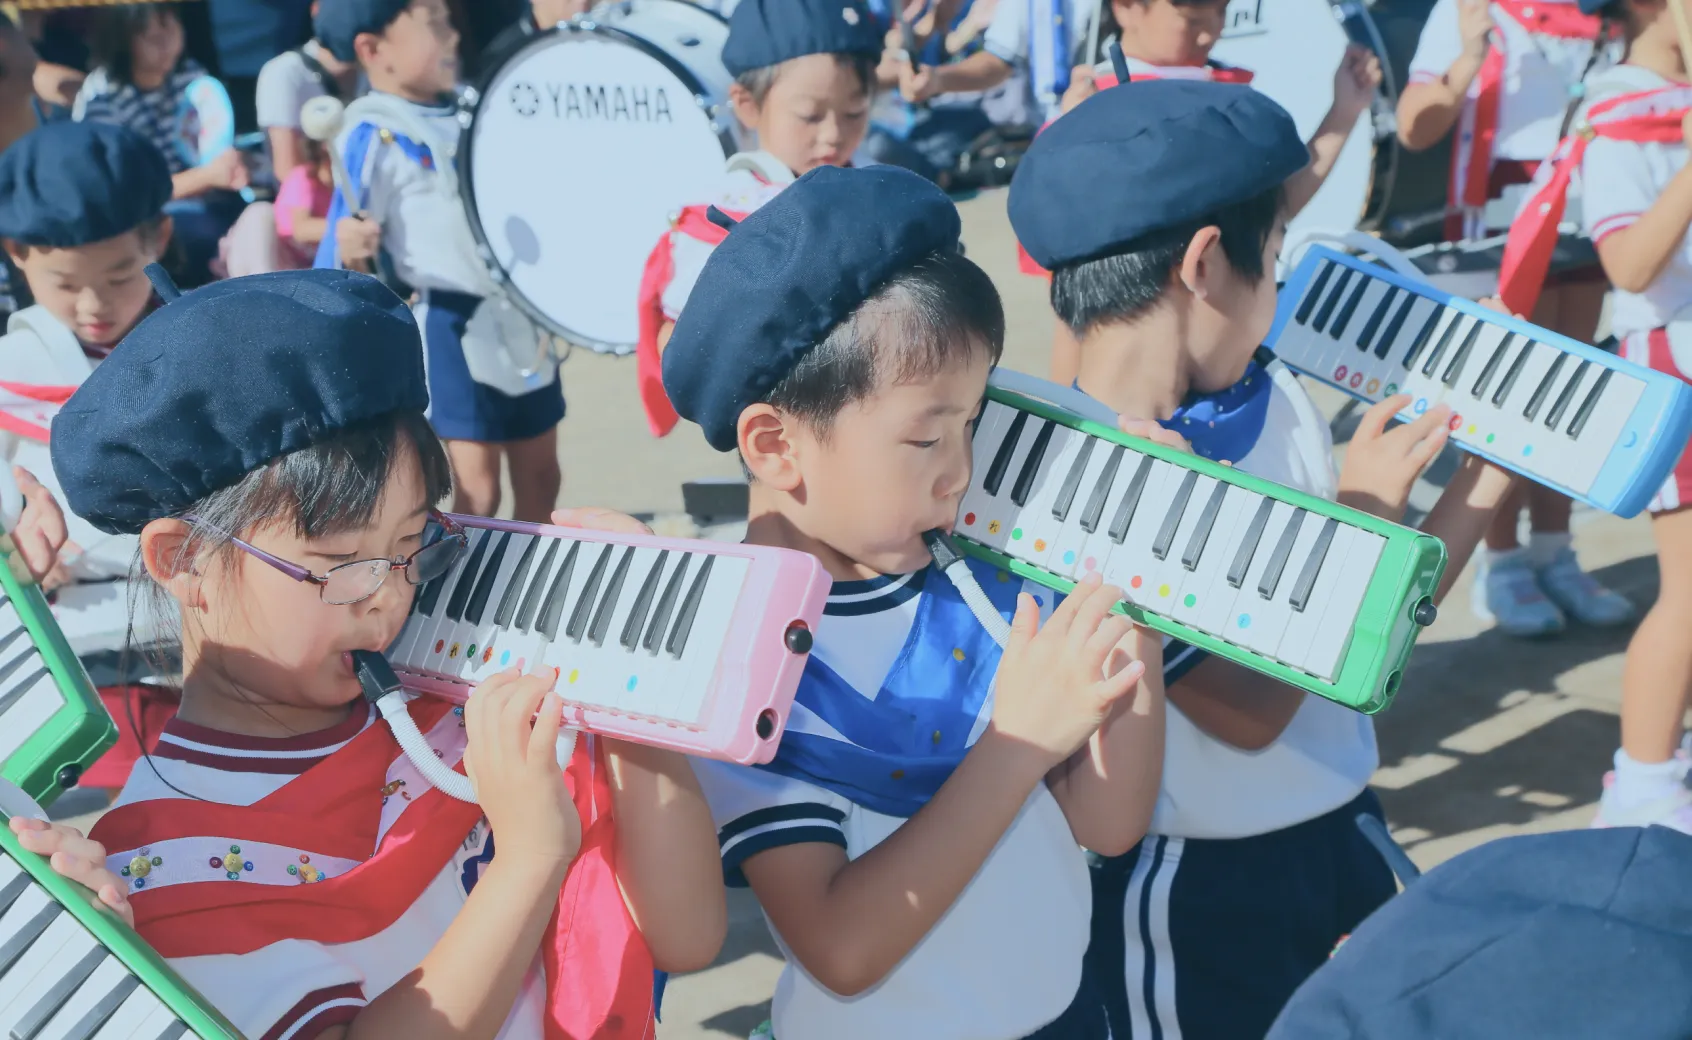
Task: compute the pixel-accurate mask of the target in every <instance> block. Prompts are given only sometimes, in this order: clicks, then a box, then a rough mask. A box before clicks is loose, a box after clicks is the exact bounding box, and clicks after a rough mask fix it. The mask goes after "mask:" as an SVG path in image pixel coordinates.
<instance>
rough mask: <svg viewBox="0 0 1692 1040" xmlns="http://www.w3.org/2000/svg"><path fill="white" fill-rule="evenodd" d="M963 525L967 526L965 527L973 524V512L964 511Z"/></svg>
mask: <svg viewBox="0 0 1692 1040" xmlns="http://www.w3.org/2000/svg"><path fill="white" fill-rule="evenodd" d="M964 525H965V526H967V527H973V526H975V514H974V513H965V514H964Z"/></svg>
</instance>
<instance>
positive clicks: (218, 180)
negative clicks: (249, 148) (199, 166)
mask: <svg viewBox="0 0 1692 1040" xmlns="http://www.w3.org/2000/svg"><path fill="white" fill-rule="evenodd" d="M206 176H207V177H209V178H210V179H211V183H212V186H213V187H217V188H226V189H228V190H229V191H240V190H241V189H242V188H245V187H246V186H247V185H248V184H250V183H251V182H252V176H251V174H249V173H248V172H247V162H246V160H245V159H244V158H242V156H241V153H240V152H239V151H237V150H236V149H234V148H230V149H228V150H227V151H225V152H224V153H223V154H222V155H219V156H218V157H217V158H215V159H213V160H212V161H211V162H209V163H207V164H206Z"/></svg>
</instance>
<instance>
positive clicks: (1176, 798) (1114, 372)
mask: <svg viewBox="0 0 1692 1040" xmlns="http://www.w3.org/2000/svg"><path fill="white" fill-rule="evenodd" d="M1308 163H1309V152H1308V149H1307V148H1306V146H1305V144H1304V143H1303V142H1302V141H1300V140H1299V136H1298V128H1297V127H1296V126H1294V124H1293V120H1292V117H1291V116H1289V115H1288V114H1287V113H1286V112H1285V111H1284V110H1283V109H1281V108H1280V107H1279V106H1278V105H1276V104H1275V103H1274V102H1273V101H1270V100H1269V99H1268V98H1266V97H1264V96H1263V95H1262V94H1259V93H1257V92H1255V91H1253V90H1251V89H1250V88H1247V87H1244V86H1240V85H1235V84H1221V83H1208V82H1199V81H1187V80H1162V81H1152V82H1148V83H1135V84H1130V85H1128V86H1124V87H1119V88H1117V89H1114V90H1107V91H1104V92H1103V93H1101V94H1099V95H1098V96H1096V97H1093V98H1091V99H1089V100H1087V101H1084V102H1082V103H1081V104H1080V105H1079V106H1078V107H1077V108H1076V109H1075V111H1074V112H1071V113H1070V114H1069V115H1066V116H1064V117H1063V118H1062V119H1060V120H1058V121H1057V122H1056V123H1055V124H1053V125H1052V126H1051V127H1050V128H1048V129H1047V130H1046V132H1045V133H1043V134H1041V135H1040V137H1039V138H1038V139H1037V140H1036V141H1035V142H1034V145H1033V146H1032V147H1031V148H1030V149H1029V150H1028V154H1027V155H1026V156H1024V157H1023V161H1022V165H1021V166H1020V167H1018V169H1017V173H1016V179H1015V180H1014V181H1013V182H1012V184H1011V195H1010V204H1009V210H1010V219H1011V225H1012V227H1013V228H1014V229H1015V230H1016V233H1017V237H1018V238H1020V239H1021V240H1022V242H1023V243H1024V244H1025V245H1026V246H1027V248H1028V251H1029V252H1030V253H1031V254H1033V257H1034V259H1035V260H1037V261H1038V262H1039V263H1040V264H1041V266H1043V267H1045V268H1047V269H1048V270H1050V271H1051V272H1052V297H1051V298H1052V305H1053V309H1054V310H1055V311H1056V312H1057V314H1058V317H1059V319H1060V320H1061V321H1063V322H1064V323H1065V324H1066V325H1067V326H1068V328H1069V329H1070V330H1071V332H1072V333H1073V334H1074V336H1075V339H1076V341H1077V342H1078V343H1079V344H1080V348H1081V350H1080V361H1081V364H1080V371H1079V379H1078V386H1079V387H1080V389H1081V390H1082V391H1083V392H1085V393H1087V394H1090V395H1092V396H1093V397H1095V398H1097V399H1098V400H1099V401H1101V402H1103V403H1104V404H1105V405H1107V406H1109V407H1110V408H1111V410H1113V411H1116V412H1118V413H1120V414H1121V415H1122V417H1123V419H1124V420H1139V421H1147V420H1152V421H1156V422H1159V423H1162V424H1163V425H1164V426H1166V427H1168V428H1170V429H1171V430H1173V431H1175V432H1176V433H1179V434H1181V435H1183V436H1185V437H1187V438H1189V439H1190V441H1191V443H1192V447H1193V450H1194V451H1196V452H1197V453H1198V454H1199V455H1201V456H1203V457H1205V458H1208V459H1211V460H1212V461H1216V462H1221V463H1223V464H1225V465H1231V466H1234V467H1237V468H1238V469H1239V470H1241V471H1242V472H1245V473H1249V474H1251V475H1252V476H1255V477H1260V478H1263V479H1266V480H1271V481H1274V482H1276V483H1278V484H1284V485H1287V486H1289V487H1294V488H1298V489H1300V490H1302V491H1305V492H1307V493H1309V494H1313V495H1317V496H1320V497H1322V498H1326V499H1330V500H1334V499H1337V500H1338V501H1340V502H1342V503H1345V504H1347V505H1350V506H1353V507H1355V508H1360V509H1364V510H1367V511H1369V512H1372V513H1375V514H1377V515H1379V516H1383V517H1385V518H1387V519H1389V520H1394V521H1397V520H1399V519H1400V518H1401V517H1402V515H1403V512H1404V506H1405V502H1406V500H1407V498H1408V496H1409V493H1410V488H1411V486H1412V485H1413V484H1414V482H1415V480H1416V478H1417V477H1418V476H1419V475H1420V473H1421V472H1422V470H1423V469H1424V468H1425V467H1426V466H1427V465H1428V464H1429V463H1430V462H1431V461H1432V460H1433V459H1434V457H1435V456H1437V455H1438V453H1439V451H1440V449H1441V448H1442V447H1443V446H1444V444H1445V441H1446V437H1447V429H1446V422H1447V420H1448V419H1449V418H1450V410H1449V409H1447V408H1445V407H1444V406H1439V407H1436V408H1433V409H1430V410H1429V411H1428V412H1427V413H1426V414H1425V415H1424V416H1422V417H1421V418H1420V419H1418V420H1417V421H1416V422H1414V423H1410V424H1407V425H1404V426H1401V427H1399V428H1397V429H1395V430H1392V431H1390V432H1383V431H1384V429H1385V427H1386V424H1387V422H1388V420H1389V419H1390V418H1391V416H1393V415H1395V414H1396V413H1397V412H1399V411H1400V410H1401V409H1403V408H1404V407H1405V406H1406V405H1407V404H1408V403H1409V399H1408V398H1406V397H1404V396H1402V395H1399V396H1395V397H1392V398H1389V399H1387V400H1386V401H1384V402H1382V403H1381V404H1378V405H1376V406H1375V407H1374V408H1372V409H1371V410H1370V411H1369V412H1368V414H1367V415H1366V416H1365V418H1364V420H1363V422H1362V424H1361V425H1360V427H1359V429H1358V432H1357V434H1356V436H1355V437H1354V438H1353V440H1352V442H1351V444H1350V445H1349V446H1348V448H1347V453H1346V464H1345V470H1344V471H1343V472H1341V473H1338V474H1336V473H1335V472H1334V463H1333V441H1332V439H1331V437H1330V435H1329V432H1328V423H1327V420H1326V418H1325V417H1324V416H1323V415H1322V413H1321V412H1320V411H1319V410H1318V409H1317V408H1316V406H1315V403H1314V402H1313V401H1311V400H1310V398H1309V396H1308V394H1307V393H1306V392H1305V391H1304V389H1303V388H1302V386H1301V385H1300V384H1299V383H1298V380H1297V378H1296V377H1294V376H1293V374H1292V373H1291V372H1290V371H1289V370H1287V369H1286V368H1285V367H1284V366H1282V365H1280V364H1279V363H1276V362H1273V359H1272V357H1269V358H1268V359H1267V360H1265V359H1263V358H1260V357H1258V356H1257V355H1258V351H1259V346H1260V344H1261V343H1262V342H1263V340H1264V337H1265V336H1267V335H1268V332H1269V327H1270V325H1271V323H1272V321H1273V319H1274V316H1275V307H1276V294H1275V280H1274V273H1273V272H1274V266H1275V261H1276V257H1277V255H1278V254H1279V251H1280V248H1281V243H1282V239H1283V237H1284V236H1285V233H1286V210H1287V203H1286V198H1287V195H1288V194H1289V193H1290V187H1289V186H1290V185H1291V183H1292V182H1293V180H1294V179H1295V178H1297V177H1298V176H1299V175H1300V173H1301V171H1303V170H1304V169H1306V167H1307V166H1308ZM1076 199H1086V200H1088V202H1087V205H1086V206H1084V207H1078V206H1076V205H1075V201H1074V200H1076ZM1510 486H1511V479H1510V477H1509V476H1508V475H1507V474H1505V473H1504V472H1503V471H1502V470H1499V469H1497V468H1495V467H1492V466H1490V465H1487V464H1485V463H1483V462H1482V461H1481V460H1480V459H1478V458H1477V457H1473V456H1471V457H1469V458H1468V459H1466V461H1465V462H1464V464H1463V468H1462V469H1461V470H1459V472H1458V474H1457V475H1456V476H1455V477H1454V478H1453V479H1452V481H1451V482H1450V484H1449V485H1448V486H1447V489H1446V492H1445V494H1444V496H1443V497H1442V498H1441V499H1440V501H1439V503H1438V505H1437V506H1436V507H1435V509H1434V511H1433V512H1432V513H1431V514H1430V515H1429V517H1428V520H1427V522H1426V523H1425V524H1424V525H1423V526H1424V529H1425V530H1427V531H1428V532H1429V533H1431V534H1434V535H1436V536H1438V537H1440V538H1441V539H1442V540H1443V541H1444V542H1445V543H1446V546H1447V548H1448V551H1449V554H1450V564H1449V566H1448V568H1447V570H1446V579H1445V583H1444V587H1442V588H1441V589H1440V590H1439V594H1440V595H1443V593H1444V591H1445V589H1446V588H1448V587H1449V586H1450V584H1451V582H1452V581H1453V580H1455V577H1456V575H1457V574H1458V572H1460V571H1461V570H1462V569H1463V564H1464V562H1465V560H1466V559H1467V557H1468V554H1469V553H1470V552H1471V551H1472V550H1473V549H1474V546H1475V544H1476V542H1477V541H1478V540H1479V538H1480V536H1481V533H1482V531H1484V530H1485V527H1486V525H1487V523H1488V522H1489V521H1490V519H1491V517H1492V513H1493V511H1494V510H1495V509H1496V508H1497V506H1498V504H1499V502H1500V501H1502V499H1503V497H1504V495H1505V494H1506V493H1507V492H1508V491H1509V489H1510ZM1107 569H1110V568H1109V567H1108V565H1107ZM1111 577H1112V578H1113V579H1114V578H1116V577H1117V575H1116V574H1115V573H1114V572H1112V573H1111ZM1128 577H1129V576H1128V575H1123V576H1122V578H1123V580H1127V579H1128ZM1152 607H1153V608H1154V609H1155V608H1156V604H1155V603H1153V604H1152ZM1247 623H1249V619H1247ZM1164 655H1165V658H1166V659H1167V660H1169V661H1171V662H1179V663H1180V665H1181V668H1180V670H1178V671H1176V670H1171V671H1168V672H1166V673H1165V681H1166V682H1167V683H1168V684H1169V685H1168V697H1169V705H1168V710H1167V712H1166V716H1165V717H1166V720H1167V725H1168V729H1167V732H1166V735H1165V750H1164V767H1163V783H1162V791H1161V792H1160V794H1159V797H1158V803H1157V810H1156V815H1155V817H1154V819H1153V821H1152V824H1151V828H1150V834H1148V836H1147V838H1146V840H1145V842H1144V843H1143V844H1142V845H1141V846H1140V848H1139V849H1137V850H1135V851H1134V852H1133V853H1131V854H1129V855H1127V856H1124V857H1121V858H1119V859H1117V860H1115V861H1106V862H1104V863H1103V864H1102V865H1101V866H1100V867H1099V868H1098V869H1097V870H1096V871H1095V884H1096V885H1097V889H1096V904H1097V907H1098V917H1097V918H1095V929H1096V930H1095V932H1094V947H1093V953H1092V956H1093V957H1094V958H1095V960H1096V963H1097V964H1098V966H1099V974H1100V977H1101V978H1103V979H1105V980H1107V983H1106V984H1107V988H1106V991H1105V992H1106V995H1107V997H1108V998H1109V999H1110V1004H1111V1024H1112V1031H1113V1033H1114V1034H1115V1035H1116V1036H1134V1037H1144V1036H1156V1035H1159V1033H1160V1032H1161V1034H1162V1035H1164V1036H1171V1035H1180V1036H1182V1037H1186V1038H1199V1040H1211V1038H1215V1040H1233V1038H1238V1037H1248V1036H1252V1037H1255V1036H1262V1035H1263V1034H1264V1032H1266V1031H1267V1030H1268V1028H1269V1025H1270V1023H1271V1022H1273V1021H1274V1018H1275V1015H1276V1013H1277V1012H1278V1011H1279V1010H1280V1008H1281V1006H1282V1004H1284V1003H1285V1002H1286V1000H1287V998H1288V997H1289V996H1290V995H1291V994H1292V992H1293V991H1294V990H1295V989H1296V988H1297V987H1298V985H1299V984H1300V983H1301V982H1302V981H1303V980H1304V979H1305V977H1306V976H1308V975H1309V974H1310V973H1311V972H1312V971H1314V970H1315V969H1316V968H1317V967H1318V966H1319V965H1320V964H1321V963H1323V961H1325V960H1326V958H1327V956H1328V954H1329V953H1330V952H1331V951H1332V950H1333V948H1334V944H1335V943H1336V942H1337V941H1338V940H1339V938H1340V936H1342V935H1345V934H1346V933H1348V932H1349V931H1350V930H1351V929H1352V928H1353V927H1355V926H1356V925H1357V923H1358V922H1359V921H1361V920H1363V918H1365V917H1367V916H1368V915H1369V913H1370V912H1371V911H1372V910H1374V908H1375V907H1377V906H1379V905H1380V904H1381V903H1382V902H1384V901H1385V900H1386V899H1387V898H1388V897H1390V896H1391V895H1392V893H1393V891H1394V884H1393V880H1392V874H1391V872H1390V871H1389V870H1388V869H1387V866H1386V864H1385V863H1384V862H1382V860H1381V858H1380V856H1379V854H1377V853H1376V852H1375V850H1374V848H1373V847H1372V846H1371V845H1370V844H1369V843H1368V841H1367V840H1366V839H1365V838H1364V837H1363V835H1362V833H1361V832H1359V831H1358V829H1357V827H1356V825H1355V821H1356V819H1357V816H1358V815H1359V814H1360V813H1369V814H1371V815H1374V816H1377V817H1379V816H1380V815H1381V808H1380V803H1379V801H1378V800H1377V799H1376V797H1375V795H1374V793H1373V792H1372V791H1370V790H1369V789H1368V783H1369V779H1370V777H1371V776H1372V775H1373V773H1374V771H1375V768H1376V767H1377V766H1378V765H1379V752H1378V750H1377V747H1376V743H1375V732H1374V726H1373V724H1372V723H1371V722H1370V720H1369V718H1368V717H1367V716H1365V715H1362V714H1359V713H1357V712H1354V711H1352V710H1350V709H1348V708H1345V707H1342V706H1340V705H1338V704H1336V703H1334V702H1332V701H1329V700H1325V699H1323V698H1320V697H1314V696H1307V695H1306V694H1305V693H1304V691H1303V690H1301V689H1298V688H1296V687H1292V686H1288V685H1284V684H1282V683H1280V682H1279V681H1278V680H1276V679H1273V678H1271V677H1269V676H1267V675H1264V674H1262V673H1259V672H1256V671H1252V670H1249V669H1247V668H1245V667H1244V666H1242V665H1239V664H1235V663H1233V662H1230V661H1226V660H1222V659H1218V658H1214V657H1209V658H1207V657H1206V656H1205V655H1203V654H1202V653H1199V652H1198V651H1196V650H1195V649H1194V648H1191V647H1187V646H1184V645H1182V644H1179V643H1174V642H1171V643H1169V644H1167V645H1165V647H1164Z"/></svg>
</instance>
